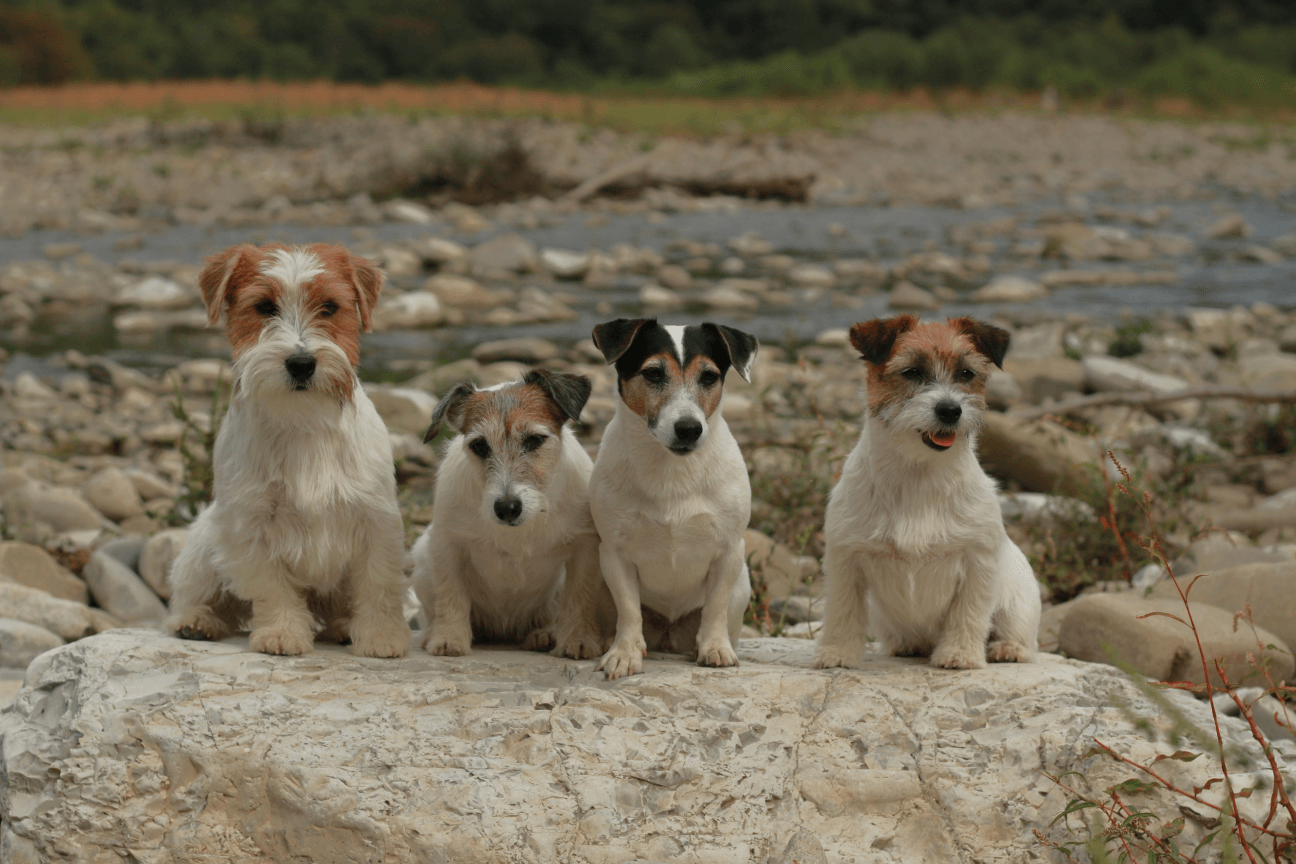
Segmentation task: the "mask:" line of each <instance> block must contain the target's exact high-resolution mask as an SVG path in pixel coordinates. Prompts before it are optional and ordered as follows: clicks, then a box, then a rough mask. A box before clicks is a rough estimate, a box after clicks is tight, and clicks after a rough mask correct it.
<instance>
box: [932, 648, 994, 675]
mask: <svg viewBox="0 0 1296 864" xmlns="http://www.w3.org/2000/svg"><path fill="white" fill-rule="evenodd" d="M931 665H933V666H939V667H940V668H942V669H984V668H985V667H986V659H985V648H983V647H981V646H979V645H978V646H977V647H976V648H975V649H969V648H963V647H961V646H956V645H938V646H937V647H936V650H935V651H933V652H932V655H931Z"/></svg>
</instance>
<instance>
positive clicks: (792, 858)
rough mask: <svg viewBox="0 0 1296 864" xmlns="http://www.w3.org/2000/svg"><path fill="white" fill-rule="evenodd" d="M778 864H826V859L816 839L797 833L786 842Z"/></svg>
mask: <svg viewBox="0 0 1296 864" xmlns="http://www.w3.org/2000/svg"><path fill="white" fill-rule="evenodd" d="M873 845H874V848H877V845H878V844H877V842H876V841H874V844H873ZM779 864H828V858H827V856H825V855H824V850H823V844H822V843H820V842H819V839H818V838H817V837H815V836H814V835H813V834H811V833H810V832H809V831H798V832H797V833H796V834H793V835H792V839H791V840H789V841H788V844H787V847H786V848H785V849H784V850H783V857H782V858H780V859H779Z"/></svg>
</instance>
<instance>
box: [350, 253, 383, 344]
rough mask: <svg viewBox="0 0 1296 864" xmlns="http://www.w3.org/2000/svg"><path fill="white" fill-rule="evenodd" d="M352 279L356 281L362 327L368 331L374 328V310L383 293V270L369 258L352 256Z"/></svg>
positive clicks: (357, 301)
mask: <svg viewBox="0 0 1296 864" xmlns="http://www.w3.org/2000/svg"><path fill="white" fill-rule="evenodd" d="M351 273H352V276H351V278H352V281H354V282H355V289H356V303H357V305H358V306H359V307H360V327H361V329H363V330H364V332H366V333H368V332H369V331H370V330H372V329H373V310H374V307H375V306H377V305H378V295H379V294H380V293H382V286H383V279H384V278H385V277H384V276H383V272H382V271H381V270H379V269H378V268H377V267H376V266H375V265H374V263H373V262H372V261H370V260H369V259H368V258H361V257H359V256H358V255H352V256H351Z"/></svg>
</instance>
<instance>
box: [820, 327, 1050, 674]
mask: <svg viewBox="0 0 1296 864" xmlns="http://www.w3.org/2000/svg"><path fill="white" fill-rule="evenodd" d="M850 339H851V344H852V345H854V346H855V349H856V350H858V351H859V352H860V354H861V355H863V358H864V362H865V363H866V364H867V365H868V389H867V397H868V408H867V410H866V411H865V414H864V424H863V430H862V431H861V433H860V439H859V443H858V444H856V445H855V449H854V450H852V451H851V454H850V457H849V458H848V459H847V460H846V465H845V467H844V468H843V469H842V475H841V480H840V481H838V483H837V486H836V487H835V488H834V489H833V490H832V494H831V495H830V497H829V499H828V512H827V516H826V520H825V525H824V539H825V550H824V564H823V570H824V577H825V579H826V587H825V604H824V608H825V610H826V611H825V615H824V623H823V631H822V632H821V634H820V636H819V648H818V657H817V659H816V665H818V666H820V667H825V666H858V665H860V663H862V662H863V659H864V652H865V650H866V647H867V637H866V635H865V634H866V630H867V629H868V628H869V626H870V625H871V626H872V628H873V630H874V631H875V633H876V635H877V636H878V637H879V638H880V639H881V641H882V646H883V648H884V649H885V650H887V651H889V652H890V653H892V654H895V655H897V656H924V657H925V656H930V657H931V662H932V665H934V666H943V667H945V668H949V669H978V668H981V667H983V666H985V665H986V659H987V657H988V658H989V659H990V660H991V661H1014V662H1019V663H1022V662H1028V661H1030V660H1032V659H1033V658H1034V654H1035V649H1036V644H1037V642H1036V640H1037V631H1038V628H1039V618H1040V598H1039V588H1038V585H1037V584H1036V581H1035V576H1034V574H1033V573H1032V572H1031V567H1030V564H1029V562H1027V560H1026V556H1025V555H1024V554H1022V551H1021V550H1020V549H1018V548H1017V546H1016V545H1015V544H1014V543H1013V542H1012V541H1011V540H1009V539H1008V535H1007V533H1006V532H1005V531H1004V526H1003V518H1002V516H1001V515H1000V511H999V504H998V500H997V498H996V495H995V484H994V482H993V481H992V480H991V479H990V478H989V477H987V476H986V474H985V472H984V471H983V470H982V469H981V466H980V464H979V463H978V462H977V457H976V435H977V432H978V430H979V429H980V427H981V422H982V421H981V418H982V413H983V412H984V411H985V385H986V378H987V376H988V375H989V373H990V370H991V367H992V366H1000V365H1001V364H1002V362H1003V358H1004V354H1005V353H1006V352H1007V350H1008V339H1009V336H1008V333H1007V332H1006V331H1004V330H1000V329H999V328H998V327H992V326H990V325H988V324H983V323H980V322H978V321H974V320H972V319H970V318H954V319H951V320H949V321H945V322H939V323H936V322H933V323H925V324H919V323H918V321H917V320H916V319H915V318H913V317H912V316H909V315H901V316H899V317H896V318H888V319H878V320H874V321H865V322H861V323H859V324H856V325H855V326H854V327H852V328H851V331H850ZM987 640H988V641H989V644H988V645H987Z"/></svg>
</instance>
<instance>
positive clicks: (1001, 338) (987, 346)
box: [950, 318, 1012, 369]
mask: <svg viewBox="0 0 1296 864" xmlns="http://www.w3.org/2000/svg"><path fill="white" fill-rule="evenodd" d="M950 324H952V325H953V326H954V329H956V330H958V331H959V332H960V333H964V334H966V335H967V337H968V338H969V339H971V340H972V347H974V348H976V350H977V351H980V352H981V353H982V354H984V355H985V356H986V357H987V358H989V360H990V362H991V363H993V364H994V365H996V366H998V367H999V368H1000V369H1002V368H1003V361H1004V357H1005V356H1007V354H1008V343H1009V342H1011V341H1012V334H1011V333H1009V332H1008V331H1007V330H1004V329H1002V328H999V327H996V326H994V325H993V324H986V323H985V322H983V321H977V320H976V319H974V318H955V319H954V320H953V321H950Z"/></svg>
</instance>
